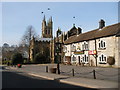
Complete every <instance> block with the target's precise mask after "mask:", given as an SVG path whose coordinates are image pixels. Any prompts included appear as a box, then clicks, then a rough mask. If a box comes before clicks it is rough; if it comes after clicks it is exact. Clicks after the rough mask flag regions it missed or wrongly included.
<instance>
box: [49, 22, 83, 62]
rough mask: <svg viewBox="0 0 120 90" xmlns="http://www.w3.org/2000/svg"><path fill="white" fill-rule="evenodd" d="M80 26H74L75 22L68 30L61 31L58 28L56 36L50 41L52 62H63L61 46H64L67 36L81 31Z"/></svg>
mask: <svg viewBox="0 0 120 90" xmlns="http://www.w3.org/2000/svg"><path fill="white" fill-rule="evenodd" d="M81 30H82V29H81V28H79V27H78V28H76V27H75V24H73V27H72V28H71V29H70V30H68V32H66V33H65V32H62V30H61V29H60V28H58V30H57V32H56V37H55V38H54V39H53V40H52V41H51V46H50V47H51V49H50V51H51V54H50V57H51V60H52V62H54V63H57V62H59V63H63V60H64V54H65V53H64V52H63V46H64V41H65V40H66V39H68V38H69V37H71V36H73V35H78V34H80V33H81Z"/></svg>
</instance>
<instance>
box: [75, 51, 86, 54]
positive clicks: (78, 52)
mask: <svg viewBox="0 0 120 90" xmlns="http://www.w3.org/2000/svg"><path fill="white" fill-rule="evenodd" d="M74 54H84V51H77V52H74Z"/></svg>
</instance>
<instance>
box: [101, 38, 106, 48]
mask: <svg viewBox="0 0 120 90" xmlns="http://www.w3.org/2000/svg"><path fill="white" fill-rule="evenodd" d="M105 48H106V42H105V41H103V40H100V41H99V49H105Z"/></svg>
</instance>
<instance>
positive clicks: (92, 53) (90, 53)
mask: <svg viewBox="0 0 120 90" xmlns="http://www.w3.org/2000/svg"><path fill="white" fill-rule="evenodd" d="M88 53H89V55H96V54H97V51H96V50H91V51H89V52H88Z"/></svg>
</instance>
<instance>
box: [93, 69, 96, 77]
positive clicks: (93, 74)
mask: <svg viewBox="0 0 120 90" xmlns="http://www.w3.org/2000/svg"><path fill="white" fill-rule="evenodd" d="M93 76H94V79H96V75H95V70H93Z"/></svg>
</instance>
